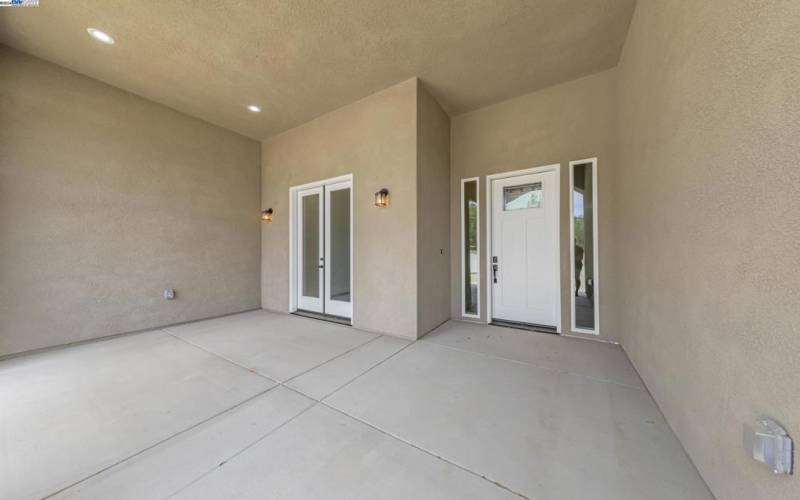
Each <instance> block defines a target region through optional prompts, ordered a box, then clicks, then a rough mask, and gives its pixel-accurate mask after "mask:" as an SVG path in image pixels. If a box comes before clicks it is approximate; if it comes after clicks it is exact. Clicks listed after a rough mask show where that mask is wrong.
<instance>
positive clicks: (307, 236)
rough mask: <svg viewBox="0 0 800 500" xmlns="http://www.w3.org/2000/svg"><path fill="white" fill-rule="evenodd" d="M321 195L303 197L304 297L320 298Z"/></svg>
mask: <svg viewBox="0 0 800 500" xmlns="http://www.w3.org/2000/svg"><path fill="white" fill-rule="evenodd" d="M319 202H320V200H319V195H318V194H312V195H308V196H303V295H304V296H306V297H314V298H319V265H320V260H319V258H320V255H319V224H320V220H319Z"/></svg>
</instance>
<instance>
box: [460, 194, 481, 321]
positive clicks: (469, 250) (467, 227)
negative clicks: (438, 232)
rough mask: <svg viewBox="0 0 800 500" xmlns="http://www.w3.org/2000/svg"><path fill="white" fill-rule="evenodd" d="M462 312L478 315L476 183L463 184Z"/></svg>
mask: <svg viewBox="0 0 800 500" xmlns="http://www.w3.org/2000/svg"><path fill="white" fill-rule="evenodd" d="M463 203H464V206H463V207H462V213H463V214H464V220H463V221H462V224H464V242H463V243H464V248H463V252H464V253H463V255H462V258H463V259H464V312H465V313H466V314H478V181H469V182H465V183H464V200H463Z"/></svg>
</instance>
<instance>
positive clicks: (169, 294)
mask: <svg viewBox="0 0 800 500" xmlns="http://www.w3.org/2000/svg"><path fill="white" fill-rule="evenodd" d="M164 298H165V299H167V300H173V299H174V298H175V289H174V288H165V289H164Z"/></svg>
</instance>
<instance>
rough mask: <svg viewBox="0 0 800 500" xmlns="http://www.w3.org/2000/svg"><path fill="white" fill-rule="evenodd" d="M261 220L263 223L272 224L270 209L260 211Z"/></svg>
mask: <svg viewBox="0 0 800 500" xmlns="http://www.w3.org/2000/svg"><path fill="white" fill-rule="evenodd" d="M261 220H263V221H264V222H272V209H271V208H268V209H266V210H262V211H261Z"/></svg>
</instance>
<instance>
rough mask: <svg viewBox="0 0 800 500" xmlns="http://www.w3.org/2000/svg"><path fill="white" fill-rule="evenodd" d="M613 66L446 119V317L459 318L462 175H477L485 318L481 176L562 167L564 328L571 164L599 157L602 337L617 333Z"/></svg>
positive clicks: (566, 319)
mask: <svg viewBox="0 0 800 500" xmlns="http://www.w3.org/2000/svg"><path fill="white" fill-rule="evenodd" d="M614 83H615V71H614V70H609V71H604V72H602V73H597V74H595V75H591V76H588V77H585V78H581V79H578V80H573V81H571V82H568V83H564V84H561V85H557V86H555V87H550V88H548V89H545V90H541V91H538V92H534V93H531V94H526V95H523V96H521V97H517V98H514V99H510V100H508V101H504V102H501V103H499V104H495V105H493V106H488V107H486V108H482V109H479V110H477V111H473V112H470V113H466V114H463V115H460V116H457V117H454V118H453V119H452V129H451V155H452V161H451V180H450V198H451V200H450V220H451V236H450V237H451V239H450V245H451V247H452V248H454V249H459V250H458V251H454V252H452V258H451V268H450V269H451V272H450V275H451V289H452V291H453V292H452V296H451V314H452V316H453V317H454V318H460V317H461V294H462V283H461V281H462V279H461V255H460V248H461V241H460V239H461V232H460V228H461V226H460V224H461V222H460V217H461V206H460V204H461V186H460V182H461V179H463V178H467V177H476V176H480V178H481V179H480V183H479V184H480V185H479V193H480V206H479V211H480V226H481V228H480V252H481V264H480V273H481V274H480V281H481V292H480V300H481V302H480V312H481V318H482V319H483V320H485V319H486V303H487V300H488V297H489V295H488V293H489V290H488V288H487V283H488V279H487V276H486V255H487V253H486V252H487V248H488V247H487V231H486V220H487V207H486V203H485V200H486V176H487V175H490V174H496V173H501V172H508V171H512V170H519V169H525V168H531V167H539V166H543V165H550V164H554V163H559V164H561V192H560V194H561V196H560V198H561V217H560V221H561V242H560V243H561V245H560V246H561V310H562V312H561V323H562V332H564V333H570V290H571V281H570V280H571V278H570V253H569V224H570V217H569V162H570V161H572V160H581V159H584V158H590V157H597V158H598V167H597V168H598V177H599V179H598V189H599V198H600V200H599V214H598V215H599V226H600V234H599V248H600V287H601V292H600V299H599V300H600V336H601V337H602V338H606V339H615V338H616V332H617V329H616V317H615V311H616V310H615V308H614V303H615V300H616V299H615V293H616V279H617V277H616V273H615V271H614V260H613V259H612V256H613V255H614V252H615V248H616V244H615V242H614V240H613V238H612V237H611V223H612V220H613V213H612V212H613V204H612V200H613V193H614V171H615V164H614V159H613V157H612V152H613V151H612V149H613V123H614V106H615V103H614Z"/></svg>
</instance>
